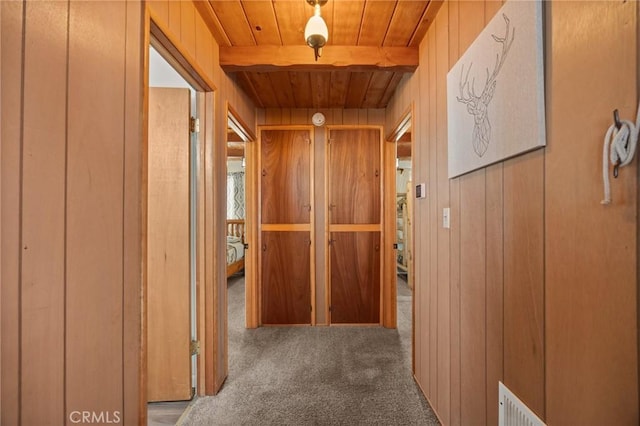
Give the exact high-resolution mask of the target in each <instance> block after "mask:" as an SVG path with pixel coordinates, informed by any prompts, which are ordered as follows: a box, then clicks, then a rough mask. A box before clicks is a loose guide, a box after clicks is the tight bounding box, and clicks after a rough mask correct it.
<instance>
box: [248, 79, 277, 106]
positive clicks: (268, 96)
mask: <svg viewBox="0 0 640 426" xmlns="http://www.w3.org/2000/svg"><path fill="white" fill-rule="evenodd" d="M247 76H248V77H249V81H251V85H252V86H253V88H254V90H255V92H256V94H257V95H258V96H259V97H260V99H261V102H262V104H263V105H264V107H265V108H278V107H279V106H280V104H279V103H278V97H277V96H276V93H275V91H274V88H273V86H272V85H271V78H269V73H266V72H252V73H247Z"/></svg>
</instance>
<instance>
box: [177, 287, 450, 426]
mask: <svg viewBox="0 0 640 426" xmlns="http://www.w3.org/2000/svg"><path fill="white" fill-rule="evenodd" d="M228 285H229V376H228V378H227V380H226V382H225V385H224V387H223V388H222V390H221V391H220V393H219V394H218V395H216V396H215V397H204V398H199V399H198V400H197V401H196V402H195V403H194V404H193V406H192V407H191V409H190V410H189V412H188V413H187V415H186V416H185V417H184V419H183V423H182V424H184V425H371V424H377V425H437V424H439V423H438V421H437V419H436V417H435V415H434V414H433V411H432V410H431V408H430V407H429V405H428V403H427V402H426V401H425V399H424V397H423V396H422V394H421V392H420V391H419V389H418V387H417V386H416V384H415V382H414V380H413V377H412V374H411V352H410V348H411V292H410V290H409V289H408V288H407V287H406V283H404V282H403V281H399V289H398V308H399V311H398V329H397V330H389V329H384V328H381V327H264V328H259V329H256V330H247V329H245V328H244V280H243V278H242V277H237V278H233V279H231V280H230V281H229V283H228Z"/></svg>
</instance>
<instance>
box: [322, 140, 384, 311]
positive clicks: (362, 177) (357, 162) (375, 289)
mask: <svg viewBox="0 0 640 426" xmlns="http://www.w3.org/2000/svg"><path fill="white" fill-rule="evenodd" d="M329 141H330V145H329V156H328V165H327V176H328V187H329V194H328V195H329V201H328V208H329V213H328V214H329V233H330V241H329V250H330V264H329V269H330V299H331V300H330V304H329V306H330V318H331V323H334V324H379V323H380V309H381V308H380V280H381V250H380V246H381V238H382V237H381V231H382V223H381V192H382V187H381V185H382V176H381V174H382V171H381V138H380V129H377V128H375V129H371V128H359V129H330V133H329Z"/></svg>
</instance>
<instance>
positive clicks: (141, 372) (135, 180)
mask: <svg viewBox="0 0 640 426" xmlns="http://www.w3.org/2000/svg"><path fill="white" fill-rule="evenodd" d="M144 14H145V10H144V7H143V5H141V4H139V3H136V2H128V3H127V28H126V31H127V40H126V51H125V58H126V59H125V61H126V68H125V110H124V117H125V119H124V125H125V127H124V161H123V165H124V181H125V182H126V185H125V186H124V194H123V195H124V198H123V216H124V227H123V234H124V237H123V238H124V241H123V268H124V271H123V281H124V283H123V286H124V288H123V299H124V300H123V312H122V315H123V322H124V324H126V325H127V326H126V327H124V329H123V336H122V342H123V347H124V351H123V352H124V353H123V355H122V362H123V413H122V422H123V423H124V424H135V423H143V424H144V423H145V422H146V421H147V418H146V411H147V410H146V409H145V407H146V404H145V402H146V386H144V385H143V383H144V381H145V380H146V371H145V368H144V367H143V365H144V364H143V359H144V355H143V353H144V352H143V351H144V349H146V348H143V345H142V336H144V334H143V331H142V329H143V327H145V326H146V324H145V322H144V321H143V320H142V316H143V314H142V312H143V310H142V303H141V297H140V293H141V291H142V288H143V286H142V274H141V271H142V269H143V268H142V265H143V261H142V244H141V238H143V237H142V235H143V232H142V220H141V218H142V203H141V202H140V198H141V194H142V193H143V192H142V176H143V173H142V172H141V171H142V170H143V162H142V158H143V156H142V146H143V143H142V142H141V136H140V129H142V128H143V109H144V107H143V91H142V90H138V89H139V88H140V86H141V85H144V80H143V77H141V76H142V75H144V71H143V70H144V61H145V58H144V56H145V55H146V54H148V51H147V52H146V53H143V51H141V49H140V45H141V44H142V43H144V42H145V39H146V37H144V36H143V34H144V31H143V30H144ZM143 134H144V133H143ZM142 138H143V139H145V138H144V136H142ZM203 372H204V370H203Z"/></svg>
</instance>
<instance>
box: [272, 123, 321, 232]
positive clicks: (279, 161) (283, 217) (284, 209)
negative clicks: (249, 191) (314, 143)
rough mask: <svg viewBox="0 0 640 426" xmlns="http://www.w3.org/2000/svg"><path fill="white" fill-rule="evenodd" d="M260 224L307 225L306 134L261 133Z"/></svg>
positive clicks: (308, 203) (308, 179) (308, 193)
mask: <svg viewBox="0 0 640 426" xmlns="http://www.w3.org/2000/svg"><path fill="white" fill-rule="evenodd" d="M261 146H262V159H261V160H262V164H261V168H262V170H261V175H262V223H267V224H270V223H309V222H310V218H311V185H310V173H311V170H310V167H309V164H310V155H311V150H310V148H309V146H310V142H309V131H308V130H289V129H286V130H263V131H262V144H261Z"/></svg>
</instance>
